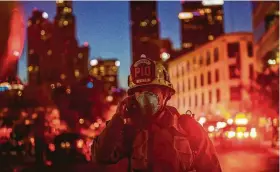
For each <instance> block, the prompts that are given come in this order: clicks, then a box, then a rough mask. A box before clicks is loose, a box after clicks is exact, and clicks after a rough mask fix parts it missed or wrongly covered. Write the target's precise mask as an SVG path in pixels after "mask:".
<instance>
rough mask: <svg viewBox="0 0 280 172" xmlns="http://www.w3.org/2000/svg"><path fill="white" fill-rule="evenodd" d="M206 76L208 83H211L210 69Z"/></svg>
mask: <svg viewBox="0 0 280 172" xmlns="http://www.w3.org/2000/svg"><path fill="white" fill-rule="evenodd" d="M207 76H208V85H211V83H212V80H211V72H210V71H209V72H208V73H207Z"/></svg>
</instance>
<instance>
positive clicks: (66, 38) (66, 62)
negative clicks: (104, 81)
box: [28, 0, 89, 85]
mask: <svg viewBox="0 0 280 172" xmlns="http://www.w3.org/2000/svg"><path fill="white" fill-rule="evenodd" d="M56 5H57V14H56V16H55V19H54V23H51V22H50V21H49V20H48V19H47V18H48V14H47V13H46V12H43V11H38V10H37V9H36V10H34V11H33V14H32V16H31V18H30V19H29V21H28V26H29V27H28V71H29V73H28V76H29V83H30V84H39V83H45V84H50V85H52V84H57V83H58V85H60V84H64V85H71V84H72V83H73V82H75V81H77V80H80V79H81V78H83V77H86V76H88V56H89V45H88V43H87V42H85V43H84V44H83V45H82V46H81V47H79V46H78V43H77V39H76V26H75V16H74V15H73V9H72V2H71V1H63V0H59V1H57V2H56Z"/></svg>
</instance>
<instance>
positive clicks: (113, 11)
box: [19, 1, 252, 88]
mask: <svg viewBox="0 0 280 172" xmlns="http://www.w3.org/2000/svg"><path fill="white" fill-rule="evenodd" d="M73 4H74V5H73V11H74V15H75V16H76V30H77V39H78V42H79V44H80V45H81V44H82V43H83V42H85V41H87V42H89V45H90V59H94V58H96V57H102V58H104V59H106V58H118V59H119V60H120V62H121V66H120V72H119V74H120V76H119V79H120V86H121V87H123V88H127V75H128V74H129V66H130V59H131V53H130V51H131V50H130V28H129V20H130V15H129V2H127V1H119V2H116V1H115V2H112V1H110V2H108V1H107V2H105V1H104V2H102V1H99V2H97V1H91V2H89V1H87V2H86V1H85V2H81V1H76V2H73ZM22 5H23V8H24V11H25V20H26V23H27V20H28V18H29V17H30V16H31V14H32V9H33V8H34V7H36V8H38V9H39V10H43V11H45V12H47V13H48V14H49V19H51V21H53V18H54V16H55V12H56V2H55V1H48V2H41V1H36V2H31V1H26V2H22ZM180 11H181V4H180V2H179V1H177V2H176V1H172V2H168V1H161V2H158V16H159V19H160V35H161V37H162V38H169V39H171V41H172V42H173V45H174V48H180V23H179V19H178V14H179V12H180ZM224 13H225V16H224V20H225V32H227V33H228V32H238V31H252V21H251V2H250V1H248V2H245V1H243V2H240V1H239V2H229V1H228V2H225V4H224ZM26 53H27V51H26V46H25V49H24V51H23V54H22V56H21V59H20V62H19V75H20V78H21V79H22V80H23V81H26V80H27V70H26V69H27V67H26V61H27V57H26ZM50 70H51V69H50Z"/></svg>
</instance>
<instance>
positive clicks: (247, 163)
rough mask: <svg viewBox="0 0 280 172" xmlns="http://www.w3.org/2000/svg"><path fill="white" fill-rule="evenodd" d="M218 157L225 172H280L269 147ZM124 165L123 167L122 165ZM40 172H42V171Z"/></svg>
mask: <svg viewBox="0 0 280 172" xmlns="http://www.w3.org/2000/svg"><path fill="white" fill-rule="evenodd" d="M217 152H218V157H219V160H220V163H221V166H222V170H223V172H278V171H279V152H278V151H277V149H273V148H270V147H267V146H263V147H262V148H242V149H236V148H228V149H222V148H220V147H219V146H218V147H217ZM125 161H126V160H123V161H122V162H121V164H120V163H119V164H117V165H109V166H107V167H97V166H95V165H94V164H86V165H82V164H80V165H74V166H71V165H67V167H66V166H65V167H64V166H63V167H62V166H61V167H59V168H48V169H44V170H43V171H62V170H64V171H65V170H67V171H71V172H80V171H83V172H87V171H98V172H111V171H112V172H115V171H118V172H122V171H124V172H125V171H126V165H125V164H126V162H125ZM122 164H123V165H122ZM23 171H26V172H33V171H38V170H35V169H34V168H31V169H30V168H29V169H26V170H23ZM39 171H42V169H40V170H39Z"/></svg>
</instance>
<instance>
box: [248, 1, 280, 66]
mask: <svg viewBox="0 0 280 172" xmlns="http://www.w3.org/2000/svg"><path fill="white" fill-rule="evenodd" d="M252 3H253V10H252V12H253V14H252V17H253V34H254V43H255V53H256V57H257V60H258V70H259V71H262V70H263V69H264V68H265V67H266V66H268V65H272V66H273V65H275V66H278V65H279V2H276V1H275V2H272V1H270V2H262V1H254V2H252Z"/></svg>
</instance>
